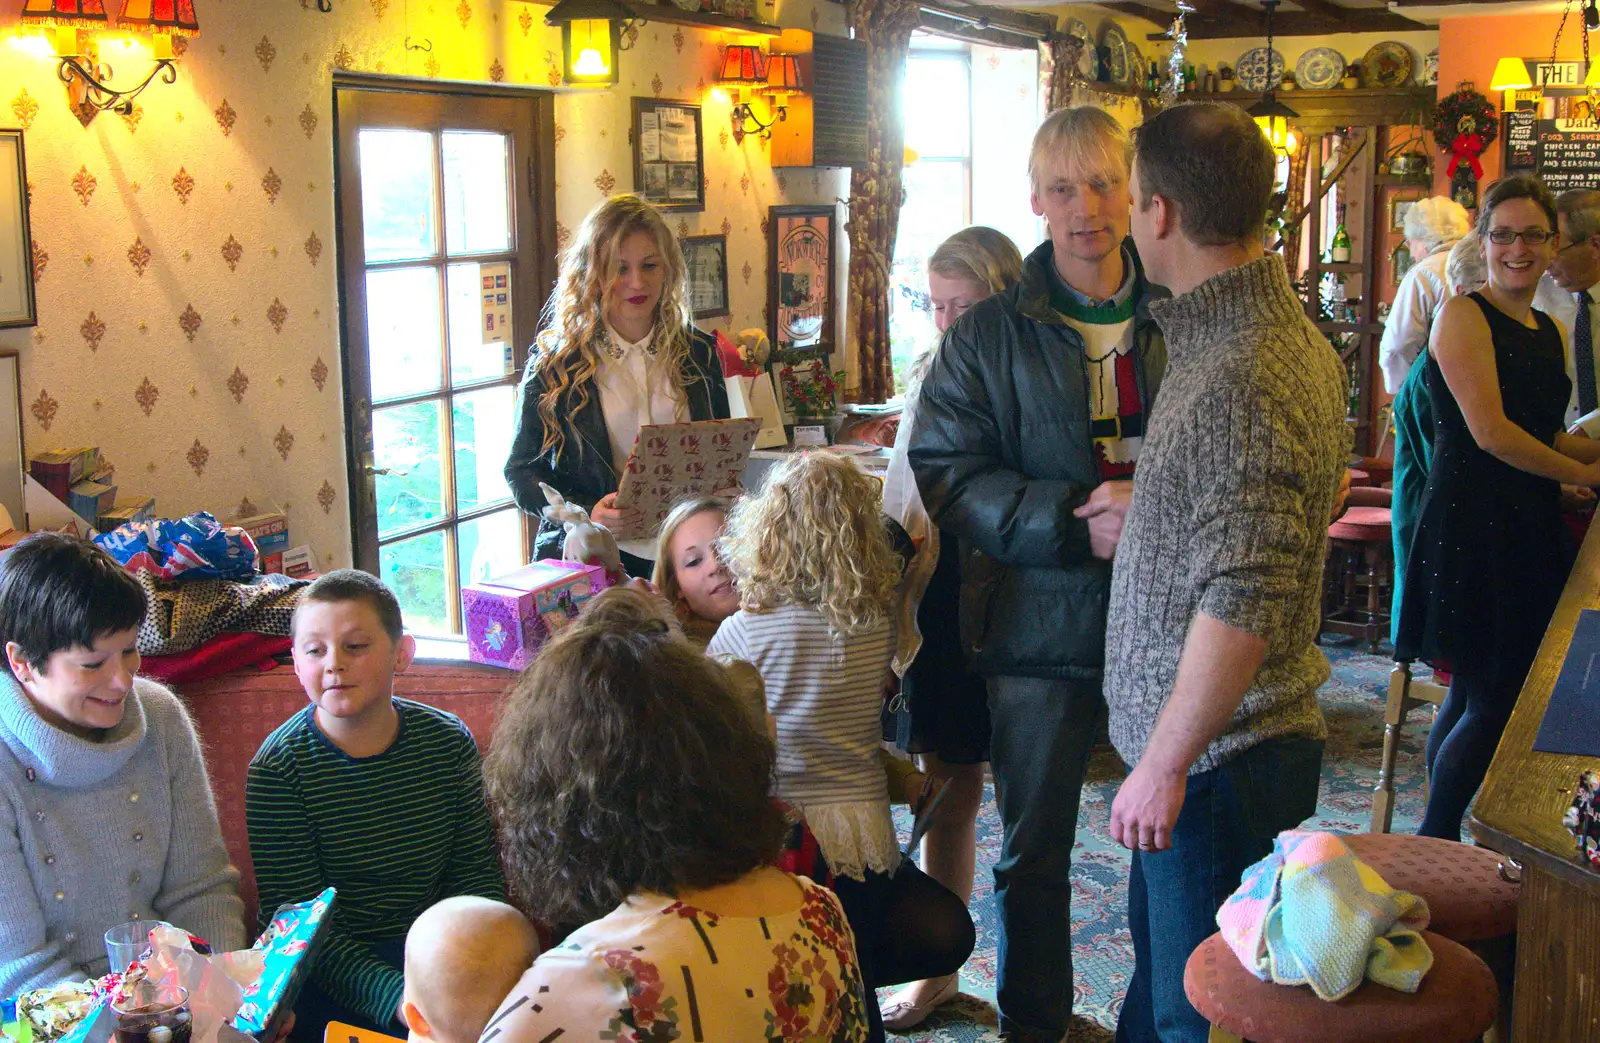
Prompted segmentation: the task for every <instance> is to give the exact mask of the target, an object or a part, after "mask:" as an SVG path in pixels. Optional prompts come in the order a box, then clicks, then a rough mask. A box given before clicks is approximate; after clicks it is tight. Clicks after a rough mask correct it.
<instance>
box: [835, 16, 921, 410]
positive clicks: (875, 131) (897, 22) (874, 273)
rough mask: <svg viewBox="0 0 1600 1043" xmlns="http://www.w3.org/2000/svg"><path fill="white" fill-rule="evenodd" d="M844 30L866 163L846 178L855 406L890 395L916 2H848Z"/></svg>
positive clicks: (892, 388)
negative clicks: (859, 48)
mask: <svg viewBox="0 0 1600 1043" xmlns="http://www.w3.org/2000/svg"><path fill="white" fill-rule="evenodd" d="M848 10H849V13H850V27H851V28H852V29H853V30H855V37H856V39H857V40H864V41H865V42H866V45H867V103H868V107H869V110H870V113H871V115H870V116H869V118H868V122H867V162H866V165H865V166H861V167H855V168H853V169H852V170H851V172H850V226H849V231H850V298H849V300H850V309H849V319H848V322H849V325H850V328H851V330H852V332H853V333H854V337H855V343H856V353H857V360H858V362H859V366H860V378H861V387H860V391H859V396H858V398H859V401H862V402H882V401H883V400H884V399H886V398H888V397H889V396H890V395H891V394H893V393H894V366H893V363H892V362H891V361H890V358H889V310H890V299H889V294H890V289H891V287H890V281H889V268H890V265H891V264H892V263H893V260H894V239H895V233H896V231H897V230H898V229H899V226H900V204H901V203H902V202H904V196H905V191H904V188H903V185H902V181H901V176H900V175H901V171H902V169H903V168H904V166H905V147H906V128H905V122H904V120H903V119H901V109H900V89H901V84H902V83H903V82H904V81H905V69H906V54H907V52H909V51H910V50H911V33H912V31H913V30H914V29H916V27H917V24H918V22H919V21H920V20H921V8H920V7H919V6H918V5H917V3H916V0H852V2H851V3H850V4H849V7H848Z"/></svg>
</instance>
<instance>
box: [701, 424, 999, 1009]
mask: <svg viewBox="0 0 1600 1043" xmlns="http://www.w3.org/2000/svg"><path fill="white" fill-rule="evenodd" d="M881 498H882V497H881V492H880V489H879V487H878V483H877V482H876V481H874V480H873V479H872V478H870V477H868V476H867V474H866V473H865V472H864V471H862V470H861V468H859V467H857V466H856V464H855V463H854V462H853V461H851V460H849V459H847V458H845V457H841V456H837V455H835V454H832V453H806V454H803V455H801V456H797V457H792V458H791V459H789V460H786V461H784V462H783V463H781V464H779V465H778V466H776V467H774V468H773V469H772V471H771V472H770V473H769V475H768V476H767V482H766V485H765V486H764V487H763V488H762V490H761V492H760V493H758V494H756V495H753V496H748V497H746V498H744V499H742V500H740V501H739V502H738V503H736V504H735V505H734V508H733V513H732V514H731V515H730V516H729V518H728V528H727V533H726V534H725V535H724V536H723V537H722V539H721V541H720V546H721V548H722V551H723V558H724V560H726V562H727V565H728V569H729V570H730V571H731V572H732V573H733V576H734V579H735V580H736V582H737V585H738V588H739V604H740V606H741V607H740V610H739V611H738V612H735V613H734V614H733V615H731V616H729V617H728V618H727V619H725V620H724V621H723V623H722V626H721V627H720V628H718V630H717V633H716V636H715V637H713V638H712V639H711V644H710V645H709V646H708V648H707V651H708V652H709V653H710V654H711V655H712V656H715V657H719V658H720V657H727V658H730V659H735V660H742V661H744V662H748V663H751V664H753V665H754V666H755V667H756V669H757V670H759V671H760V672H761V677H762V680H763V681H765V683H766V696H767V712H769V713H770V714H772V716H773V717H774V718H776V720H777V723H778V764H777V795H778V797H779V798H780V799H782V800H784V801H786V802H787V803H789V804H791V805H793V806H794V807H795V808H797V809H798V810H799V811H800V813H801V814H803V815H804V816H805V818H806V822H807V824H808V825H809V826H810V827H811V831H812V832H813V833H815V834H816V837H817V841H818V843H819V845H820V846H821V848H822V856H823V857H824V858H825V859H827V862H828V866H829V868H830V869H832V870H833V873H834V890H835V891H836V892H837V893H838V895H839V900H840V901H841V902H842V903H843V904H844V910H845V914H846V915H847V916H848V917H849V918H850V925H851V927H852V928H853V929H854V930H855V935H856V947H857V950H858V952H859V953H860V955H861V970H862V976H863V977H864V978H865V980H866V985H867V997H868V1014H869V1016H870V1017H871V1019H872V1038H873V1039H874V1040H880V1039H882V1038H883V1024H882V1020H881V1017H880V1015H879V1011H878V1004H877V1000H876V997H875V995H874V993H873V990H874V989H875V988H877V987H879V986H884V985H898V984H902V983H905V982H908V981H916V980H919V979H922V978H932V977H937V976H939V975H943V974H950V973H953V972H954V971H955V970H957V969H958V968H959V967H960V966H961V964H962V963H964V962H965V961H966V958H967V956H968V955H969V954H971V952H972V946H973V941H974V930H973V926H972V918H971V916H969V915H968V913H967V909H966V906H965V905H964V904H962V901H961V899H959V898H957V897H956V896H955V895H954V894H952V893H951V892H950V891H949V890H947V889H946V888H945V887H944V886H943V885H941V884H939V883H937V882H936V881H934V880H932V879H930V878H929V877H928V876H926V875H924V874H923V873H922V872H921V870H919V869H918V868H917V867H916V866H915V865H914V864H913V863H911V862H909V861H904V862H902V861H901V857H900V845H899V840H898V838H897V837H896V835H895V829H894V821H893V819H892V818H891V817H890V813H889V791H888V786H887V784H886V781H885V778H884V772H883V768H882V766H881V764H880V762H879V760H878V746H879V743H880V741H881V739H880V725H879V712H880V710H881V709H882V705H883V696H882V692H883V683H884V679H885V678H886V677H887V676H888V673H889V657H890V655H891V653H892V652H893V650H894V643H895V642H894V635H895V627H894V619H893V614H892V612H891V603H892V600H893V598H894V593H895V589H896V587H897V586H898V584H899V582H900V563H899V560H898V559H897V558H896V556H895V554H894V551H893V550H892V549H891V546H890V542H889V536H888V533H887V531H886V530H885V528H884V525H883V522H882V519H881V517H880V514H879V508H880V504H881Z"/></svg>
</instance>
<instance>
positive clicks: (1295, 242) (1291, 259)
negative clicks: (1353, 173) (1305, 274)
mask: <svg viewBox="0 0 1600 1043" xmlns="http://www.w3.org/2000/svg"><path fill="white" fill-rule="evenodd" d="M1312 141H1316V142H1317V143H1318V144H1320V143H1321V141H1320V139H1313V138H1308V139H1306V140H1302V141H1301V143H1300V151H1298V152H1296V153H1295V154H1294V155H1293V156H1291V157H1290V158H1289V182H1288V200H1287V201H1286V202H1285V203H1284V205H1283V216H1284V218H1285V219H1287V218H1290V217H1293V216H1294V215H1295V214H1297V213H1299V212H1300V210H1301V208H1302V207H1304V206H1305V205H1306V167H1307V166H1309V164H1308V163H1307V157H1308V156H1309V154H1310V152H1311V143H1312ZM1321 167H1322V164H1320V163H1319V164H1317V168H1318V170H1319V171H1320V170H1321ZM1315 191H1316V190H1315V189H1312V192H1315ZM1304 227H1305V222H1304V221H1296V222H1295V224H1294V227H1293V228H1288V229H1285V230H1284V235H1283V260H1284V263H1285V264H1286V265H1287V266H1288V268H1289V278H1291V279H1297V278H1299V276H1300V270H1299V269H1300V234H1301V229H1302V228H1304ZM1268 245H1271V244H1270V243H1269V244H1268Z"/></svg>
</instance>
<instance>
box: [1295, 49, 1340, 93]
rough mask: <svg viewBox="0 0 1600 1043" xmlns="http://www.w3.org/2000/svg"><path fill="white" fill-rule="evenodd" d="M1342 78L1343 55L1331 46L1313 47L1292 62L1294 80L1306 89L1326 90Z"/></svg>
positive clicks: (1335, 85) (1334, 85)
mask: <svg viewBox="0 0 1600 1043" xmlns="http://www.w3.org/2000/svg"><path fill="white" fill-rule="evenodd" d="M1342 79H1344V55H1342V54H1340V53H1339V52H1338V51H1336V50H1334V49H1333V48H1332V47H1313V48H1311V50H1309V51H1307V52H1306V53H1304V54H1302V55H1301V56H1300V60H1299V61H1297V62H1295V63H1294V82H1295V84H1296V85H1298V86H1300V87H1302V88H1304V89H1305V90H1308V91H1326V90H1332V89H1333V88H1335V87H1337V86H1339V81H1340V80H1342Z"/></svg>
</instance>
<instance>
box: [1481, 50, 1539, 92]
mask: <svg viewBox="0 0 1600 1043" xmlns="http://www.w3.org/2000/svg"><path fill="white" fill-rule="evenodd" d="M1532 87H1533V79H1532V77H1530V76H1529V75H1528V63H1527V62H1525V61H1523V60H1522V59H1521V58H1501V59H1500V60H1499V61H1498V62H1495V65H1494V79H1492V80H1490V81H1489V89H1490V90H1492V91H1525V90H1530V89H1531V88H1532Z"/></svg>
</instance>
